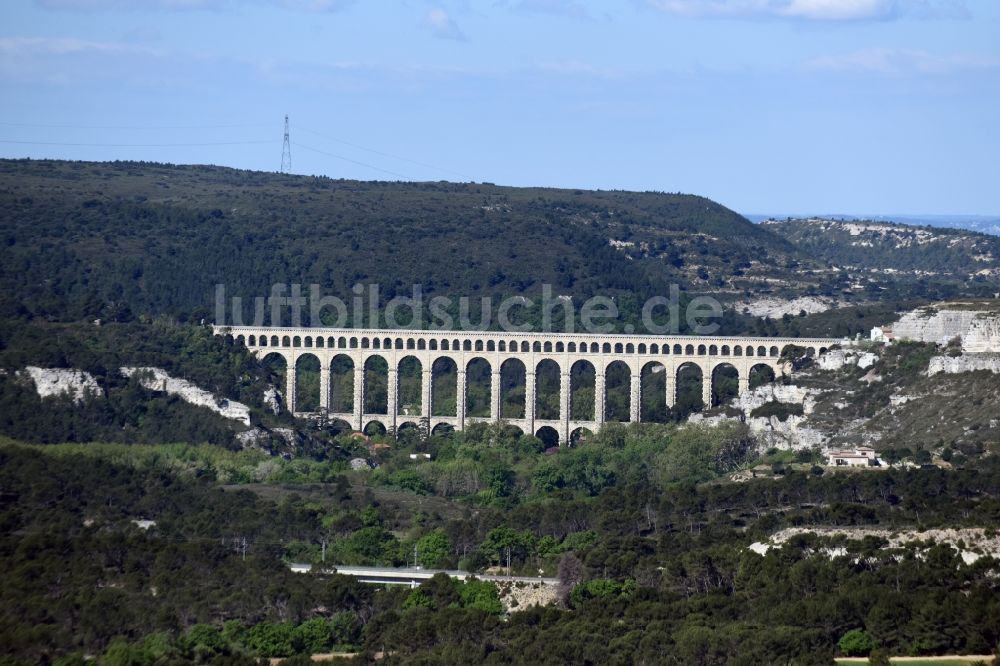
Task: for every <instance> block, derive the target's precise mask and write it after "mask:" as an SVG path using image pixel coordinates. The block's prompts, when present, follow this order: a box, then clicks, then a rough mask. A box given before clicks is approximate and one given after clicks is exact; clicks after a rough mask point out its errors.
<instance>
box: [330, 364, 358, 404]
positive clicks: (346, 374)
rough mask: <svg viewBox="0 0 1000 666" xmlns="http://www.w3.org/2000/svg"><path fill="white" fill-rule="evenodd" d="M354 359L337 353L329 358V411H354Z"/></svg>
mask: <svg viewBox="0 0 1000 666" xmlns="http://www.w3.org/2000/svg"><path fill="white" fill-rule="evenodd" d="M354 372H355V369H354V359H352V358H351V357H350V356H348V355H347V354H337V355H336V356H334V357H333V358H332V359H330V411H331V412H334V413H336V414H350V413H351V412H353V411H354Z"/></svg>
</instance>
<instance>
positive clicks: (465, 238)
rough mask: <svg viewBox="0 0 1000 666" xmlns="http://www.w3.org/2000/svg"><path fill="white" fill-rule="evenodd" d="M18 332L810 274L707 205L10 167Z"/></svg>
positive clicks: (0, 282) (2, 179)
mask: <svg viewBox="0 0 1000 666" xmlns="http://www.w3.org/2000/svg"><path fill="white" fill-rule="evenodd" d="M0 228H2V229H3V243H2V245H0V291H2V294H3V296H2V301H0V315H2V316H8V317H9V316H24V315H33V316H41V317H45V318H50V319H51V318H54V319H60V320H73V319H79V318H83V317H104V318H107V319H127V318H129V317H131V316H134V315H138V314H146V315H153V314H168V315H172V316H177V317H182V318H185V319H189V318H195V319H196V318H201V317H210V316H212V314H213V312H214V311H213V302H214V287H215V285H216V284H219V283H221V284H225V285H226V286H227V288H228V292H229V294H231V295H242V296H244V297H249V298H252V297H253V296H264V295H267V294H268V293H269V290H270V286H271V285H272V284H273V283H276V282H282V283H295V282H297V283H301V284H303V285H309V284H312V283H316V284H319V285H320V287H321V288H322V289H323V293H324V294H332V295H336V296H339V297H341V298H344V299H347V298H349V297H350V295H351V294H350V289H351V287H352V286H353V285H355V284H358V283H362V284H378V285H380V288H381V291H382V295H383V298H384V299H389V298H391V297H392V296H394V295H396V294H397V293H398V294H401V295H409V294H410V293H411V287H412V285H414V284H419V285H422V289H423V292H424V294H426V295H428V296H430V295H450V296H476V295H496V296H504V295H513V294H528V295H537V294H538V293H540V289H541V285H542V284H550V285H552V288H553V291H554V293H556V294H566V295H571V296H573V297H575V298H579V299H581V300H582V299H586V298H589V297H591V296H594V295H596V294H603V295H608V296H612V297H614V296H616V295H625V294H628V295H630V296H632V297H635V298H641V297H642V296H644V295H652V294H653V293H659V294H666V293H667V288H666V287H667V285H668V284H671V283H674V282H677V283H679V284H681V285H682V286H685V287H689V286H690V287H701V288H705V287H711V288H721V287H727V286H732V285H733V284H735V283H737V282H739V281H740V280H747V279H749V278H751V277H755V278H761V279H762V278H764V277H767V276H777V275H778V274H779V273H780V272H781V271H782V269H783V268H786V267H789V266H793V265H795V261H796V258H795V257H796V253H795V251H794V250H793V249H792V248H791V247H790V245H789V244H788V243H787V242H785V241H784V240H782V239H780V238H778V237H776V236H775V235H773V234H771V233H769V232H768V231H766V230H765V229H762V228H761V227H759V226H757V225H753V224H751V223H750V222H748V221H747V220H745V219H744V218H742V217H740V216H739V215H737V214H735V213H733V212H732V211H730V210H727V209H725V208H723V207H722V206H719V205H718V204H716V203H713V202H711V201H709V200H707V199H704V198H701V197H696V196H690V195H680V194H658V193H635V192H591V191H581V190H555V189H540V188H537V189H536V188H511V187H498V186H495V185H490V184H454V183H444V182H441V183H388V182H357V181H345V180H331V179H328V178H311V177H304V176H288V175H279V174H273V173H259V172H246V171H237V170H233V169H227V168H222V167H210V166H170V165H162V164H148V163H135V162H114V163H84V162H54V161H25V160H19V161H10V160H6V161H0Z"/></svg>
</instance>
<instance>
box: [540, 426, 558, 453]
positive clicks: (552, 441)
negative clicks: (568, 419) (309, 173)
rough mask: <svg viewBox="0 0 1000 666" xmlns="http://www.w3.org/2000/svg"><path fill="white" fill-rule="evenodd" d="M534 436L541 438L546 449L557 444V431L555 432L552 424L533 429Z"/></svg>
mask: <svg viewBox="0 0 1000 666" xmlns="http://www.w3.org/2000/svg"><path fill="white" fill-rule="evenodd" d="M535 437H537V438H538V439H540V440H542V444H544V445H545V448H547V449H551V448H552V447H554V446H559V433H558V432H556V429H555V428H553V427H552V426H542V427H541V428H539V429H538V430H537V431H535Z"/></svg>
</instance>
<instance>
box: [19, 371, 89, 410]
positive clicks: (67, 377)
mask: <svg viewBox="0 0 1000 666" xmlns="http://www.w3.org/2000/svg"><path fill="white" fill-rule="evenodd" d="M24 371H25V372H26V373H27V374H28V376H29V377H31V380H32V381H33V382H34V383H35V390H36V391H38V395H39V396H40V397H42V398H48V397H51V396H58V395H64V394H68V395H71V396H73V402H75V403H80V402H82V401H83V400H85V399H86V398H87V396H88V395H100V393H101V387H100V386H98V385H97V380H95V379H94V377H93V376H92V375H91V374H90V373H87V372H84V371H83V370H74V369H72V368H39V367H36V366H33V365H29V366H28V367H26V368H25V369H24Z"/></svg>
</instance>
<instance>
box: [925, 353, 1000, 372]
mask: <svg viewBox="0 0 1000 666" xmlns="http://www.w3.org/2000/svg"><path fill="white" fill-rule="evenodd" d="M976 370H989V371H990V372H1000V354H962V355H961V356H934V357H932V358H931V360H930V363H929V364H928V366H927V374H928V375H936V374H939V373H942V372H943V373H945V374H948V375H956V374H959V373H961V372H975V371H976Z"/></svg>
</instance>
